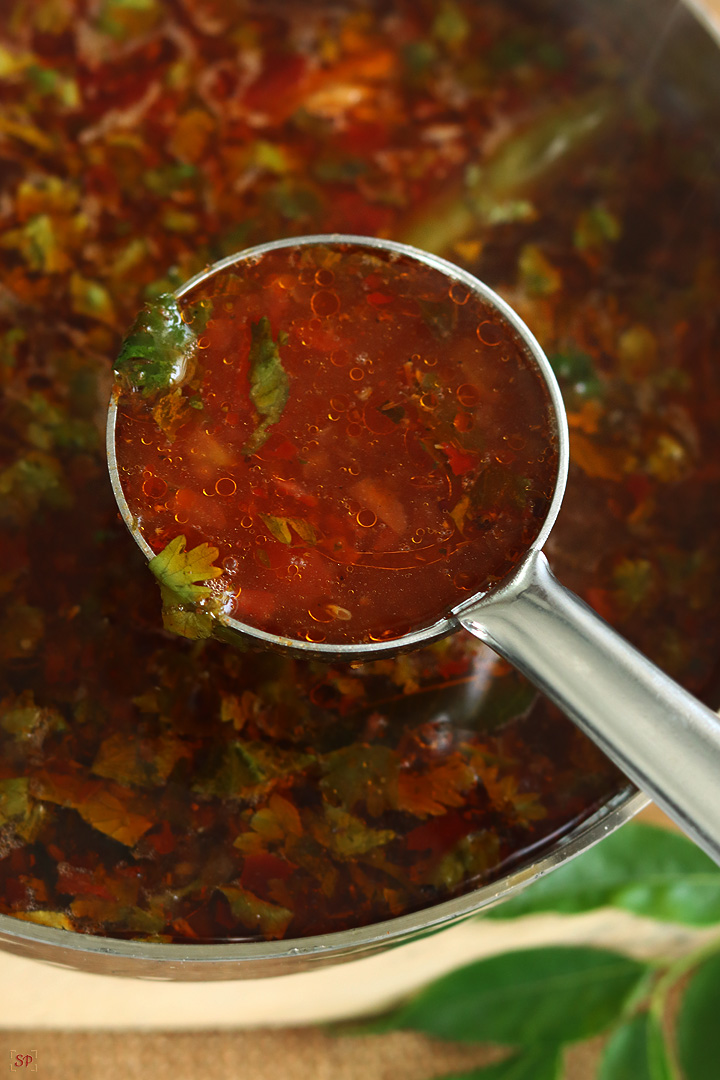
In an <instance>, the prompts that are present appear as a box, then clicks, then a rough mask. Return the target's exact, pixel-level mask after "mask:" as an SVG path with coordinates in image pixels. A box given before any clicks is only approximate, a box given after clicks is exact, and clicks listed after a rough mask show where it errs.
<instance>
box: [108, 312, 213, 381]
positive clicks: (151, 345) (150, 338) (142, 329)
mask: <svg viewBox="0 0 720 1080" xmlns="http://www.w3.org/2000/svg"><path fill="white" fill-rule="evenodd" d="M196 347H197V336H196V334H195V331H194V330H193V329H192V328H191V327H190V326H188V324H187V323H186V322H184V320H183V317H182V314H181V311H180V307H179V305H178V302H177V300H176V298H175V297H174V296H173V295H172V293H162V294H161V295H160V296H158V297H157V299H156V300H154V301H152V302H151V303H149V304H147V305H146V306H145V307H144V308H143V310H142V311H141V312H140V314H139V315H138V316H137V318H136V319H135V322H134V323H133V325H132V327H131V328H130V332H129V333H128V335H127V337H126V338H125V340H124V341H123V343H122V346H121V348H120V353H119V355H118V358H117V360H116V361H115V372H116V374H117V377H118V380H119V382H120V385H121V386H122V387H123V388H124V389H126V390H141V391H142V392H143V393H144V394H154V393H155V392H157V391H158V390H165V389H167V388H168V387H169V386H173V385H177V384H178V383H180V382H181V381H182V379H183V377H184V376H185V373H186V370H187V366H188V362H189V361H190V360H191V359H192V357H193V355H194V353H195V349H196Z"/></svg>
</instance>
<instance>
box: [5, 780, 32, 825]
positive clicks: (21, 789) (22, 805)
mask: <svg viewBox="0 0 720 1080" xmlns="http://www.w3.org/2000/svg"><path fill="white" fill-rule="evenodd" d="M29 812H30V797H29V794H28V780H27V777H25V776H18V777H13V778H12V779H10V780H0V825H5V824H6V823H7V822H8V821H15V820H16V819H18V818H26V817H27V815H28V814H29Z"/></svg>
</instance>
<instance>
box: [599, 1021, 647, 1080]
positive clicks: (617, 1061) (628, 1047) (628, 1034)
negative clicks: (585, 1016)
mask: <svg viewBox="0 0 720 1080" xmlns="http://www.w3.org/2000/svg"><path fill="white" fill-rule="evenodd" d="M652 1022H653V1021H652V1019H651V1017H650V1016H649V1014H648V1013H641V1014H639V1015H638V1016H634V1017H633V1018H632V1020H628V1022H627V1023H626V1024H621V1025H620V1027H618V1028H617V1029H616V1031H614V1032H613V1035H612V1037H611V1039H610V1041H609V1042H608V1044H607V1046H606V1047H605V1052H604V1054H603V1057H602V1061H601V1063H600V1072H599V1073H598V1080H654V1077H653V1074H652V1072H651V1067H650V1058H649V1030H648V1029H649V1025H650V1024H651V1023H652Z"/></svg>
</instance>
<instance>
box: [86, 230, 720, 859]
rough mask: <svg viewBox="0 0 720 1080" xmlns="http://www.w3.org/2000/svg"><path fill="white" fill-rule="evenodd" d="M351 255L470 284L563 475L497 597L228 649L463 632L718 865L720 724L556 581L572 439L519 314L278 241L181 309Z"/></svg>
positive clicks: (361, 241)
mask: <svg viewBox="0 0 720 1080" xmlns="http://www.w3.org/2000/svg"><path fill="white" fill-rule="evenodd" d="M337 243H342V244H351V245H354V246H363V247H367V248H370V249H375V250H377V249H381V250H383V251H384V252H397V253H398V254H399V255H404V256H407V257H410V258H414V259H418V260H420V261H421V262H423V263H425V264H426V265H428V266H430V267H433V268H434V269H435V270H438V271H440V272H441V273H443V274H445V275H447V277H448V278H449V279H450V280H451V281H453V282H461V283H463V284H464V285H465V286H467V287H468V288H469V289H471V290H472V291H473V292H475V293H476V294H478V295H479V296H480V297H481V299H482V300H483V301H484V302H485V303H486V304H489V305H490V306H491V307H493V308H494V309H495V310H496V311H497V313H498V315H499V317H500V319H501V321H505V322H507V323H509V324H510V326H511V327H512V328H513V329H514V331H515V333H516V334H517V335H518V337H519V339H520V341H521V342H522V343H523V344H524V346H525V348H526V350H527V352H528V354H529V356H530V357H531V358H532V360H533V361H534V362H535V364H536V366H537V369H538V371H539V373H540V374H541V376H542V378H543V379H544V381H545V384H546V386H547V391H548V394H549V398H550V402H551V405H552V408H553V410H554V413H555V422H556V431H557V442H558V472H557V481H556V486H555V491H554V496H553V499H552V501H551V504H550V507H549V510H548V513H547V516H546V518H545V520H544V522H543V525H542V528H541V529H540V532H539V534H538V536H537V538H536V540H535V542H534V543H533V544H532V545H531V546H530V548H529V549H528V551H527V553H526V555H525V557H524V558H523V560H522V562H521V563H520V564H519V565H518V566H517V568H516V569H515V570H514V572H513V573H512V574H511V575H510V576H509V577H508V578H506V579H505V580H504V581H503V582H501V583H500V584H499V586H497V587H495V588H493V589H492V590H490V591H489V592H488V593H486V594H484V595H483V594H480V595H475V596H474V597H472V598H470V599H469V600H466V601H464V602H463V603H462V604H460V605H458V606H457V607H455V608H453V609H452V610H451V611H449V612H448V613H447V615H446V616H445V617H444V618H443V619H440V620H439V621H438V622H435V623H433V624H432V625H431V626H427V627H422V628H420V629H417V630H413V631H412V632H411V633H408V634H404V635H403V636H401V637H398V638H395V639H392V640H390V641H387V642H382V643H377V642H369V643H357V644H355V643H353V644H318V643H311V642H308V641H305V640H295V639H290V638H287V637H282V636H279V635H274V634H270V633H267V632H266V631H263V630H258V629H257V628H255V627H253V626H250V625H248V624H246V623H242V622H239V621H238V620H236V619H233V618H231V617H229V616H221V617H220V618H219V623H221V624H222V625H221V631H222V638H223V640H232V638H233V637H234V636H236V635H237V637H238V641H243V642H245V643H247V639H248V637H250V638H253V639H255V640H256V641H258V642H259V643H261V644H263V645H266V646H268V647H271V648H278V649H281V650H283V651H285V652H288V651H290V652H293V653H296V654H298V655H301V656H304V657H315V658H320V659H325V660H338V659H339V660H345V661H357V660H372V659H376V658H378V657H382V656H391V655H394V654H396V653H398V652H402V651H405V650H407V649H411V648H419V647H421V646H423V645H426V644H428V643H429V642H431V641H434V640H436V639H438V638H440V637H443V636H445V635H446V634H448V633H451V632H453V631H454V630H457V629H459V628H460V627H463V628H464V629H465V630H467V631H469V632H470V633H471V634H473V635H474V636H475V637H477V638H479V639H480V640H481V641H483V642H485V644H487V645H489V646H490V647H491V648H492V649H494V650H495V652H497V653H499V654H500V655H501V656H502V657H504V658H505V659H506V660H507V661H509V663H510V664H512V665H513V666H514V667H515V668H517V669H518V670H519V671H521V672H522V673H523V674H524V675H525V676H527V678H528V679H529V680H530V681H531V682H532V683H533V684H534V685H535V686H536V687H537V688H538V689H539V690H541V691H542V692H543V693H544V694H545V695H546V696H547V697H548V698H550V700H551V701H553V702H554V703H555V704H556V705H558V706H559V708H560V709H562V711H563V712H564V713H565V714H566V715H567V716H568V717H569V718H570V719H571V720H572V721H573V722H574V723H575V724H577V726H578V727H579V728H580V729H581V730H582V731H584V732H585V734H586V735H588V736H589V737H590V738H591V739H592V740H593V741H594V742H595V743H597V745H598V746H599V747H601V749H602V750H603V751H604V752H605V753H606V754H607V755H608V757H610V758H611V759H612V760H613V761H614V762H615V763H616V764H617V765H618V766H619V767H620V768H621V769H622V771H623V772H624V773H625V774H626V775H627V776H629V777H630V778H631V779H632V780H633V781H634V782H635V783H636V784H637V785H638V787H640V788H641V789H642V790H643V791H645V792H646V793H647V794H648V795H651V796H652V798H653V799H654V800H655V802H657V803H658V804H659V805H660V806H661V807H662V808H663V810H665V811H666V813H667V814H668V815H669V816H670V817H671V818H673V820H674V821H676V822H677V823H678V825H679V826H680V827H681V828H682V829H683V830H684V831H685V832H686V833H688V834H689V835H690V836H691V837H692V838H693V839H694V840H695V841H696V842H697V843H698V844H699V845H700V847H702V848H703V849H704V850H705V851H706V852H707V853H708V854H709V855H710V856H711V858H713V859H714V860H715V861H716V862H718V863H720V720H719V719H718V716H717V715H716V714H715V713H714V712H712V710H711V709H709V708H707V707H706V706H705V705H703V704H702V703H701V702H699V701H698V700H697V699H696V698H694V697H693V696H692V695H691V694H689V693H688V692H687V691H686V690H684V689H683V688H682V687H681V686H679V685H678V684H677V683H676V682H674V681H673V680H672V679H671V678H669V677H668V676H667V675H665V674H664V673H663V672H662V671H661V670H660V669H659V668H657V667H656V666H655V665H654V664H652V663H651V662H650V661H649V660H648V659H647V658H646V657H645V656H643V655H642V654H641V653H640V652H638V650H637V649H635V648H634V647H633V646H632V645H630V644H629V643H628V642H627V641H625V639H624V638H622V637H621V636H620V635H619V634H617V633H616V632H615V631H614V630H613V629H612V628H611V627H610V626H609V625H608V624H607V623H606V622H605V621H604V620H603V619H601V618H600V617H599V616H598V615H597V614H596V613H595V612H594V611H593V610H592V609H591V608H590V607H588V606H587V605H586V604H585V603H584V602H583V601H582V600H580V599H579V597H577V596H575V594H574V593H572V592H570V591H569V590H568V589H566V588H565V587H564V586H563V585H561V584H560V583H559V582H558V581H557V579H556V578H555V577H554V576H553V574H552V572H551V570H550V567H549V565H548V562H547V559H546V558H545V556H544V555H543V553H542V547H543V545H544V543H545V541H546V540H547V538H548V536H549V534H550V531H551V529H552V526H553V525H554V523H555V520H556V518H557V515H558V512H559V510H560V505H561V503H562V497H563V493H564V490H565V483H566V478H567V470H568V461H569V438H568V427H567V418H566V414H565V406H564V403H563V400H562V395H561V393H560V388H559V386H558V384H557V380H556V379H555V375H554V373H553V370H552V368H551V367H550V364H549V362H548V359H547V357H546V356H545V354H544V352H543V351H542V349H541V348H540V345H539V344H538V342H537V341H536V340H535V338H534V337H533V335H532V334H531V332H530V331H529V330H528V328H527V327H526V326H525V324H524V323H523V322H522V320H521V319H519V318H518V316H517V315H516V314H515V312H514V311H513V310H512V309H511V308H510V307H509V306H508V305H507V304H506V303H505V301H504V300H502V299H501V298H500V297H499V296H498V295H497V294H496V293H495V292H493V290H492V289H489V288H488V287H487V286H486V285H484V284H482V283H481V282H480V281H478V280H477V279H476V278H475V277H473V276H472V275H471V274H468V273H467V272H465V271H464V270H461V269H460V268H459V267H456V266H454V265H453V264H452V263H449V262H447V261H446V260H444V259H440V258H438V257H436V256H434V255H430V254H427V253H426V252H422V251H419V250H417V249H416V248H412V247H408V246H407V245H404V244H397V243H393V242H391V241H387V240H377V239H374V238H370V237H363V236H350V235H339V234H332V235H320V236H308V237H302V238H293V239H287V240H280V241H276V242H274V243H270V244H263V245H261V246H259V247H255V248H252V249H250V250H248V251H245V252H242V253H240V254H239V255H233V256H231V257H230V258H227V259H224V260H222V261H221V262H218V263H216V264H215V265H214V266H211V267H209V268H208V269H207V270H205V271H203V273H201V274H199V275H197V276H196V277H194V278H192V279H191V280H190V281H188V282H187V283H186V284H185V285H183V286H182V287H181V288H180V289H178V290H177V292H176V294H175V295H176V296H177V297H178V298H181V297H183V296H186V295H187V294H188V293H190V292H191V291H192V290H193V289H195V288H196V287H197V286H198V285H201V284H203V283H204V282H205V281H207V279H208V278H209V277H211V276H213V275H214V274H216V273H218V272H219V271H221V270H224V269H226V268H227V267H229V266H232V265H234V264H236V263H238V262H241V261H243V260H245V259H256V258H258V257H259V256H261V255H263V254H265V253H266V252H269V251H273V250H276V249H278V248H283V247H298V246H302V245H305V244H337ZM116 415H117V396H116V395H113V399H112V401H111V404H110V410H109V415H108V429H107V449H108V461H109V467H110V475H111V480H112V485H113V490H114V493H115V497H116V499H117V503H118V506H119V508H120V512H121V514H122V516H123V518H124V520H125V523H126V524H127V526H128V528H129V529H130V531H131V533H132V535H133V537H134V538H135V541H136V542H137V543H138V545H139V546H140V548H141V549H142V550H143V552H144V553H145V555H146V556H147V558H148V559H151V558H153V557H154V555H155V552H154V551H153V550H152V548H151V547H150V545H149V544H148V543H147V541H146V540H145V539H144V537H143V536H142V533H141V532H140V531H139V529H138V528H137V524H136V522H135V521H134V519H133V517H132V514H131V512H130V509H129V507H128V504H127V501H126V499H125V495H124V493H123V490H122V485H121V482H120V478H119V475H118V468H117V460H116V455H115V421H116Z"/></svg>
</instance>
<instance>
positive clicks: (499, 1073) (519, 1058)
mask: <svg viewBox="0 0 720 1080" xmlns="http://www.w3.org/2000/svg"><path fill="white" fill-rule="evenodd" d="M561 1075H562V1053H561V1051H560V1048H559V1047H557V1046H533V1047H531V1048H529V1049H527V1050H523V1051H522V1052H521V1053H520V1054H513V1055H512V1057H508V1058H505V1059H504V1060H503V1061H498V1062H496V1063H495V1064H494V1065H487V1066H486V1067H485V1068H480V1069H471V1070H470V1072H464V1073H453V1074H452V1075H451V1076H442V1077H440V1080H559V1077H560V1076H561Z"/></svg>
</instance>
